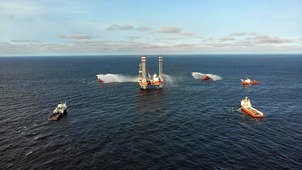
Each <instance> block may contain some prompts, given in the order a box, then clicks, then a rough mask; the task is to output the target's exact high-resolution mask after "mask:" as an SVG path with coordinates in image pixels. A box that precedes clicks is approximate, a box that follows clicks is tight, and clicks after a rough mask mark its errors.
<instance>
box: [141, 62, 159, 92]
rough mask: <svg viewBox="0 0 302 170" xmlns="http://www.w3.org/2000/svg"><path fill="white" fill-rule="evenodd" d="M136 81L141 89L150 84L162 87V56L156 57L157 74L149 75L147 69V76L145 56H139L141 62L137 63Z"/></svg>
mask: <svg viewBox="0 0 302 170" xmlns="http://www.w3.org/2000/svg"><path fill="white" fill-rule="evenodd" d="M138 83H139V85H140V86H141V88H142V89H147V87H148V86H150V85H154V86H156V87H158V88H162V87H163V86H164V79H163V57H162V56H159V57H158V75H157V74H154V75H153V77H151V75H150V73H149V71H148V77H147V67H146V56H142V57H141V63H140V64H139V71H138Z"/></svg>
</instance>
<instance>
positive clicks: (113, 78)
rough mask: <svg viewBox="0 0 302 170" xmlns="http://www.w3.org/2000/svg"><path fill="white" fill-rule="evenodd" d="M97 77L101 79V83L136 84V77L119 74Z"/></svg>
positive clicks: (99, 75)
mask: <svg viewBox="0 0 302 170" xmlns="http://www.w3.org/2000/svg"><path fill="white" fill-rule="evenodd" d="M97 77H98V79H101V80H102V81H103V83H124V82H137V76H129V75H121V74H98V75H97Z"/></svg>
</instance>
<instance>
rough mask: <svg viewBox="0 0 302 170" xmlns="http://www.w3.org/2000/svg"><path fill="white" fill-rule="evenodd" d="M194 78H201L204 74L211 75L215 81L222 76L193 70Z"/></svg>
mask: <svg viewBox="0 0 302 170" xmlns="http://www.w3.org/2000/svg"><path fill="white" fill-rule="evenodd" d="M192 76H193V77H194V79H201V78H202V76H209V77H210V78H211V79H212V80H213V81H217V80H222V77H220V76H218V75H215V74H204V73H199V72H192Z"/></svg>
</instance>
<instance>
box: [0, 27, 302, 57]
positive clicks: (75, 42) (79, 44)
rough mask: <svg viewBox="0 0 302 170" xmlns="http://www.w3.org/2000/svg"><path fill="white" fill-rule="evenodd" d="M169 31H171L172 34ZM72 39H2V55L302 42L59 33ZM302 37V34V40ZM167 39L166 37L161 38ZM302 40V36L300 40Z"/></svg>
mask: <svg viewBox="0 0 302 170" xmlns="http://www.w3.org/2000/svg"><path fill="white" fill-rule="evenodd" d="M169 35H170V34H169ZM59 37H61V38H64V39H69V40H70V41H63V42H57V43H49V42H41V41H34V40H11V41H10V42H8V43H7V42H6V43H3V42H2V43H1V42H0V55H2V56H3V55H43V54H44V55H80V54H87V55H89V54H99V55H100V54H149V53H150V54H154V53H162V54H171V53H178V54H202V53H215V54H217V53H222V54H226V53H229V54H232V53H301V52H302V43H299V42H297V41H293V40H291V39H287V38H282V37H273V36H269V35H258V34H256V35H255V36H250V35H248V36H247V34H246V35H245V36H242V37H231V36H229V35H228V36H225V37H222V38H213V37H204V38H203V39H202V41H200V42H195V43H194V42H192V41H187V39H186V38H185V37H183V36H182V35H180V34H176V35H174V34H171V36H169V37H165V36H161V38H156V39H151V40H148V41H139V40H140V38H142V37H140V36H127V37H126V38H127V39H126V41H106V40H97V39H91V38H90V37H89V36H88V35H87V34H84V33H75V34H71V35H64V34H60V35H59ZM301 39H302V37H301V38H300V40H301ZM158 40H164V41H158ZM301 41H302V40H301Z"/></svg>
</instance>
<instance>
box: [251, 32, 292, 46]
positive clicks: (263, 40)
mask: <svg viewBox="0 0 302 170" xmlns="http://www.w3.org/2000/svg"><path fill="white" fill-rule="evenodd" d="M246 40H249V41H252V42H254V43H258V44H285V43H292V42H293V40H290V39H286V38H280V37H270V36H268V35H257V34H256V35H255V36H253V37H248V38H246Z"/></svg>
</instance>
